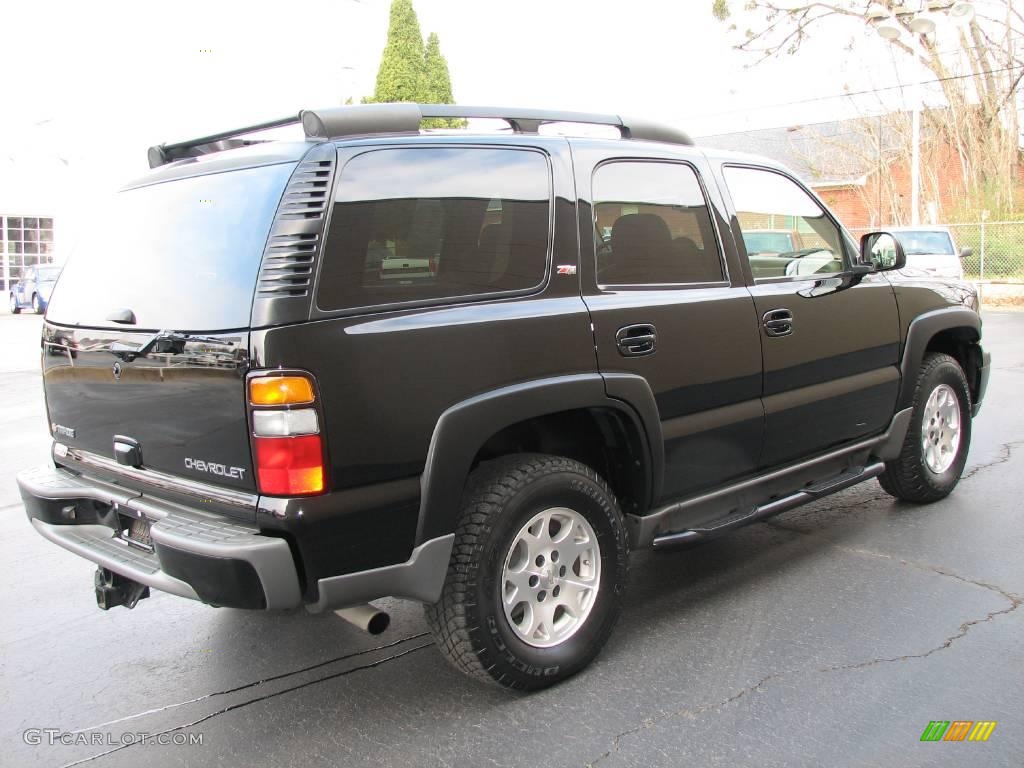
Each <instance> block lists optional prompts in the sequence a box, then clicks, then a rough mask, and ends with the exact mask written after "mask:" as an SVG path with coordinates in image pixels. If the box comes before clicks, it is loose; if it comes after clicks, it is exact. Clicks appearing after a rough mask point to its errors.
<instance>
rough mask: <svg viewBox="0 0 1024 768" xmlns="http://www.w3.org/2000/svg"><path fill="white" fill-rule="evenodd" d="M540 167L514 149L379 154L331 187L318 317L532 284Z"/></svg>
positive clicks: (542, 181)
mask: <svg viewBox="0 0 1024 768" xmlns="http://www.w3.org/2000/svg"><path fill="white" fill-rule="evenodd" d="M550 195H551V193H550V182H549V172H548V165H547V160H546V159H545V158H544V156H543V155H541V154H540V153H538V152H532V151H524V150H515V149H477V148H462V147H459V148H438V147H424V148H419V149H382V150H374V151H370V152H366V153H365V154H362V155H358V156H357V157H354V158H353V159H352V160H350V161H349V162H348V164H347V165H345V167H344V169H343V170H342V173H341V177H340V179H339V180H338V188H337V191H336V193H335V199H334V211H333V215H332V218H331V225H330V230H329V232H328V237H327V243H326V247H325V255H324V264H323V267H322V270H321V274H320V284H319V288H318V293H317V304H318V306H319V307H320V308H321V309H327V310H331V309H348V308H352V307H365V306H374V305H380V304H392V303H395V302H405V301H423V300H428V299H440V298H446V297H455V296H471V295H475V294H486V293H494V292H499V291H516V290H524V289H530V288H535V287H537V286H539V285H540V284H541V283H542V282H543V280H544V275H545V267H546V264H547V250H548V217H549V209H550Z"/></svg>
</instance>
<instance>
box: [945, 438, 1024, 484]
mask: <svg viewBox="0 0 1024 768" xmlns="http://www.w3.org/2000/svg"><path fill="white" fill-rule="evenodd" d="M1020 445H1024V440H1014V441H1012V442H1009V443H1003V444H1002V445H1001V446H999V449H1000V450H1001V451H1002V452H1003V453H1002V456H1000V457H998V458H996V459H993V460H992V461H987V462H985V463H984V464H979V465H978V466H976V467H971V470H970V472H966V473H964V474H962V475H960V479H961V480H970V479H971V478H972V477H974V476H975V475H976V474H978V473H979V472H981V471H982V470H985V469H989V468H990V467H995V466H998V465H1000V464H1005V463H1006V462H1008V461H1009V460H1010V458H1011V457H1012V456H1013V449H1014V448H1016V447H1017V446H1020Z"/></svg>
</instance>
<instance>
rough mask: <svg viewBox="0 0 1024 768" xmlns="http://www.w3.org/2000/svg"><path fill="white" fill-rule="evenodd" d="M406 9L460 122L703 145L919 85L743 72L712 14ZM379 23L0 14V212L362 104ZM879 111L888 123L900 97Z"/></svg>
mask: <svg viewBox="0 0 1024 768" xmlns="http://www.w3.org/2000/svg"><path fill="white" fill-rule="evenodd" d="M414 2H415V7H416V10H417V13H418V15H419V19H420V24H421V28H422V31H423V34H424V36H426V35H427V34H428V33H429V32H432V31H433V32H437V33H438V34H439V35H440V38H441V46H442V51H443V52H444V54H445V56H446V57H447V59H448V63H449V68H450V70H451V75H452V82H453V87H454V92H455V98H456V100H457V101H459V102H461V103H464V104H470V103H475V104H504V105H510V104H511V105H515V106H536V107H545V108H561V109H572V110H591V111H602V112H620V113H626V114H638V115H643V116H645V117H650V118H655V119H661V120H665V121H669V122H672V123H675V124H676V125H678V126H680V127H682V128H684V129H686V130H688V131H690V132H691V133H693V134H695V135H703V134H709V133H717V132H725V131H733V130H742V129H745V128H752V127H769V126H778V125H795V124H799V123H806V122H811V121H816V120H828V119H834V118H837V117H846V116H850V115H852V114H855V113H856V112H857V111H858V110H860V111H872V110H873V111H878V110H879V100H878V97H874V96H872V97H867V98H865V97H860V98H858V99H856V100H854V99H849V98H838V99H837V98H825V97H833V96H836V95H838V94H842V93H843V92H844V91H860V90H864V89H870V88H877V87H884V86H891V85H895V84H897V83H899V82H900V81H901V80H902V81H903V82H909V81H913V80H916V79H921V78H922V73H921V71H920V70H915V69H914V68H913V67H912V66H902V67H900V68H899V70H898V71H897V68H896V67H895V66H894V62H893V56H892V52H891V50H890V48H889V47H888V45H887V44H886V43H884V42H883V41H881V40H880V39H879V38H878V37H877V35H875V34H874V32H873V31H871V30H867V29H859V28H857V27H856V26H852V25H851V26H842V25H836V26H833V27H831V28H824V29H822V30H821V31H820V33H819V34H818V35H817V36H816V37H815V38H814V39H813V40H811V41H810V42H809V43H808V44H807V45H806V46H805V48H804V49H803V50H802V51H801V53H800V54H798V55H797V56H795V57H784V58H782V59H780V60H773V61H768V62H765V63H763V64H761V65H759V66H757V67H753V68H751V67H749V65H750V64H752V63H753V62H754V61H755V59H754V58H751V57H750V56H749V55H744V54H742V53H740V52H737V51H735V50H733V48H732V44H733V43H735V42H736V41H737V38H736V33H735V32H733V33H730V32H729V31H728V25H727V24H722V23H720V22H717V21H716V20H714V19H713V18H712V16H711V12H710V7H711V2H710V0H674V1H673V2H658V1H657V0H615V1H614V2H606V1H605V0H516V1H515V2H509V1H508V0H500V1H499V0H414ZM742 5H743V0H735V1H734V2H733V6H734V7H736V8H739V7H741V6H742ZM388 7H389V0H331V1H330V2H323V1H321V0H307V1H306V2H302V3H301V4H300V3H286V2H276V3H271V4H266V5H261V4H260V3H256V2H245V3H241V2H232V3H224V4H221V3H217V2H213V0H205V1H204V2H196V1H195V0H176V1H175V2H165V3H158V4H157V3H147V2H132V3H115V2H107V3H82V2H71V3H66V4H63V3H61V4H49V3H43V2H24V0H8V2H7V3H6V4H5V10H4V29H5V34H4V35H3V41H2V43H0V72H3V74H4V77H3V80H4V95H3V97H2V98H0V171H2V172H4V174H5V175H6V177H7V178H6V179H0V188H4V189H5V190H6V191H3V192H2V193H0V204H3V203H5V202H6V201H5V200H4V199H3V198H4V197H7V198H9V197H10V194H11V192H10V190H11V187H12V186H18V188H19V189H20V190H21V192H20V193H21V194H24V195H26V196H30V195H34V194H36V193H37V192H38V190H33V189H31V186H32V185H33V184H34V182H33V178H34V174H37V173H38V172H39V171H40V170H41V169H43V173H44V174H47V173H50V172H51V171H52V172H54V173H58V174H63V175H64V176H65V177H66V178H67V184H66V185H65V187H66V190H67V194H68V195H70V196H72V197H76V198H78V199H79V200H80V199H81V197H82V196H91V195H92V192H91V191H90V190H92V191H94V190H95V189H96V188H99V189H106V188H108V187H111V186H113V185H114V184H116V183H118V182H119V181H123V180H124V179H125V178H126V177H130V176H133V175H136V174H138V173H141V172H143V171H144V170H145V169H146V163H145V150H146V148H147V147H148V146H149V145H151V144H155V143H159V142H161V141H174V140H179V139H183V138H188V137H191V136H196V135H201V134H203V133H208V132H213V131H216V130H220V129H224V128H229V127H235V126H238V125H244V124H247V123H255V122H259V121H262V120H266V119H269V118H274V117H278V116H284V115H287V114H289V113H295V112H297V111H298V110H299V109H301V108H304V107H316V106H328V105H334V104H339V103H341V102H343V101H344V99H345V98H346V97H348V96H352V97H354V99H355V100H356V101H358V100H359V97H361V96H363V95H366V94H369V93H371V92H372V90H373V82H374V78H375V76H376V70H377V65H378V63H379V60H380V54H381V51H382V49H383V46H384V41H385V37H386V33H387V17H388ZM740 23H741V25H742V24H743V22H742V21H741V22H740ZM744 26H745V25H744ZM744 26H741V29H742V28H744ZM851 42H852V43H854V50H853V52H852V53H851V52H849V51H847V50H846V48H847V46H848V45H849V44H850V43H851ZM883 96H884V97H885V98H886V99H887V102H888V103H887V106H890V107H892V108H899V107H900V106H901V94H900V92H899V91H889V92H886V93H884V94H883ZM793 102H803V103H793ZM27 168H28V169H31V170H30V171H28V172H27V171H26V169H27ZM54 169H56V170H54ZM62 169H63V170H62ZM15 181H17V184H14V183H13V182H15ZM42 194H49V192H47V191H46V190H43V192H42ZM61 207H62V209H63V208H64V207H65V206H63V205H62V206H61ZM70 207H71V208H75V207H76V204H75V203H74V202H73V203H71V205H70Z"/></svg>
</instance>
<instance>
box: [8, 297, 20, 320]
mask: <svg viewBox="0 0 1024 768" xmlns="http://www.w3.org/2000/svg"><path fill="white" fill-rule="evenodd" d="M7 306H9V307H10V308H11V314H12V315H16V314H18V313H19V312H21V307H19V306H18V300H17V299H16V298H15V297H14V294H13V293H12V294H11V298H10V301H9V302H8V304H7Z"/></svg>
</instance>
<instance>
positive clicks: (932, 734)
mask: <svg viewBox="0 0 1024 768" xmlns="http://www.w3.org/2000/svg"><path fill="white" fill-rule="evenodd" d="M995 729H996V721H995V720H977V721H975V720H954V721H953V722H950V721H949V720H932V721H931V722H930V723H928V727H927V728H925V729H924V733H922V734H921V741H988V737H989V736H991V735H992V731H994V730H995Z"/></svg>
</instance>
